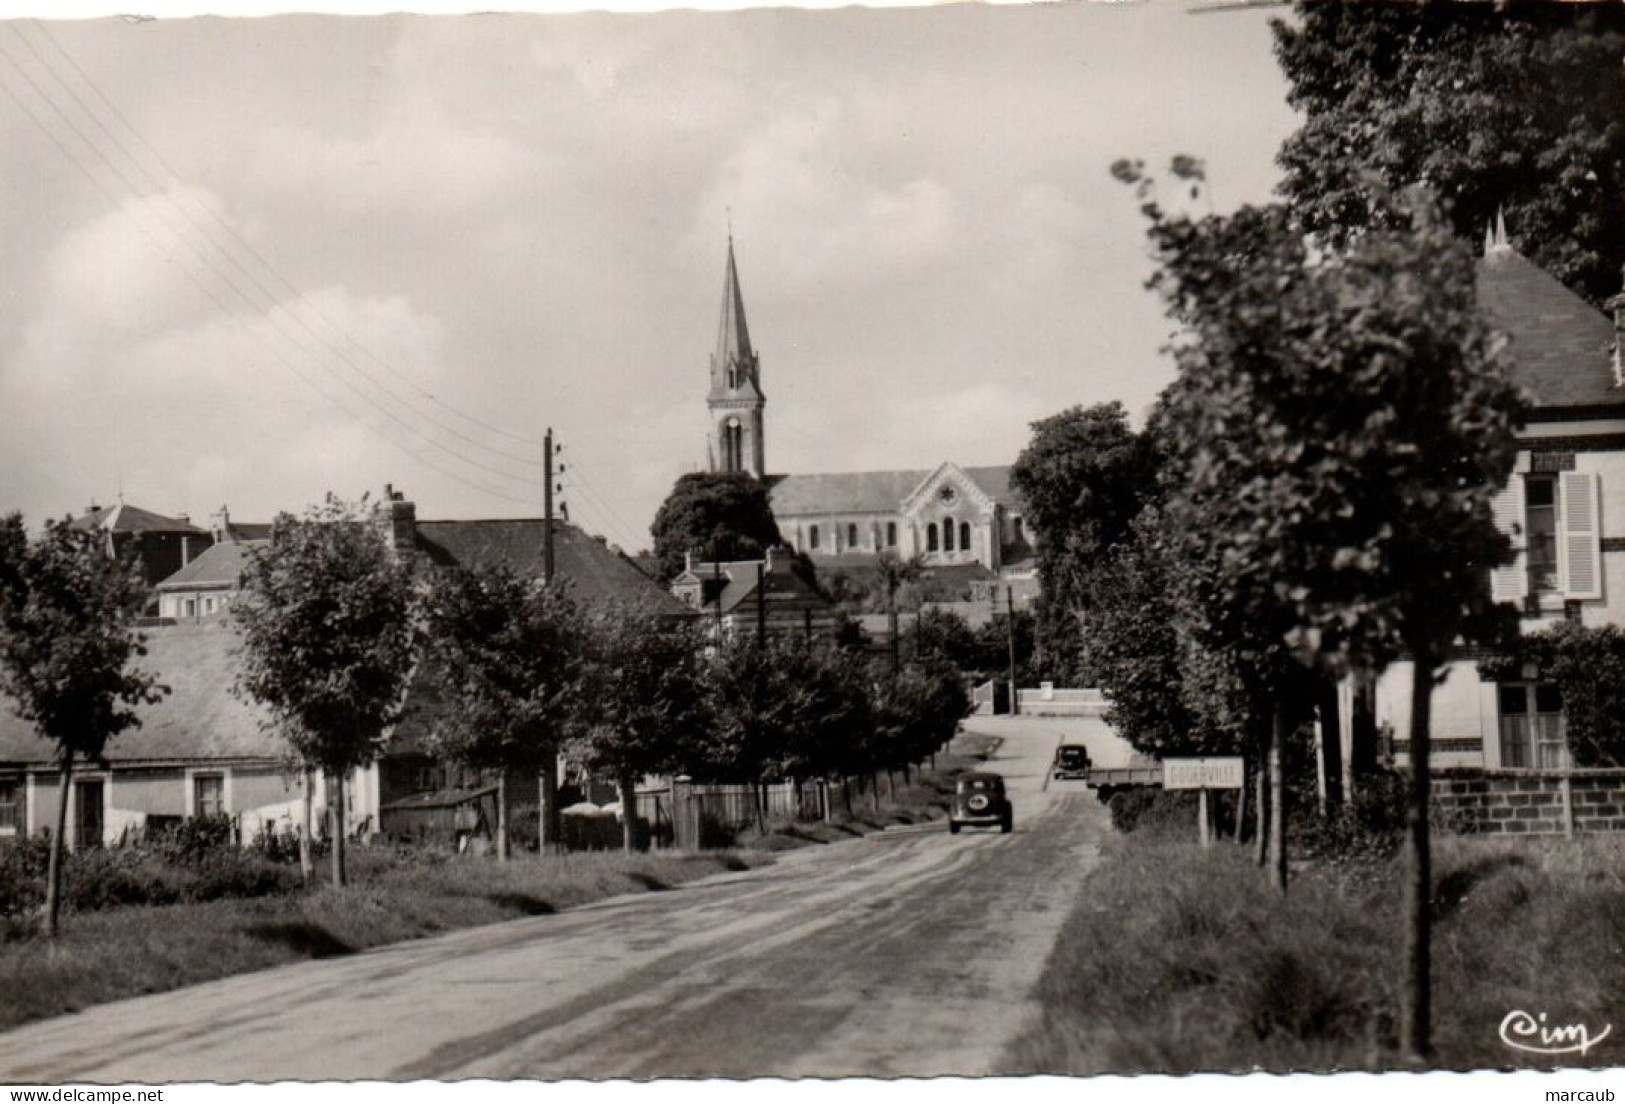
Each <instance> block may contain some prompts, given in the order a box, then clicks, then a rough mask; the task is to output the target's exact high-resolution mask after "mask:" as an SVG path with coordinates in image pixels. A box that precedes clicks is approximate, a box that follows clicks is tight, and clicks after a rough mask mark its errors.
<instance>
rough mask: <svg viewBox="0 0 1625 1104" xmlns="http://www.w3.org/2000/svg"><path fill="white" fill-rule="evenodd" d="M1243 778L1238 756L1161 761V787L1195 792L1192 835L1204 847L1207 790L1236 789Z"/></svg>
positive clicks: (1206, 840) (1207, 843)
mask: <svg viewBox="0 0 1625 1104" xmlns="http://www.w3.org/2000/svg"><path fill="white" fill-rule="evenodd" d="M1246 779H1247V770H1246V766H1245V764H1244V763H1243V761H1242V758H1241V756H1239V755H1226V756H1218V757H1208V758H1203V759H1164V760H1163V761H1162V788H1163V789H1165V790H1195V791H1196V838H1197V839H1198V840H1200V841H1201V844H1202V846H1203V847H1204V848H1205V847H1208V846H1210V845H1211V844H1212V842H1213V839H1212V834H1211V829H1210V827H1209V824H1208V807H1207V792H1208V791H1209V790H1239V789H1241V788H1242V786H1243V785H1245V783H1246Z"/></svg>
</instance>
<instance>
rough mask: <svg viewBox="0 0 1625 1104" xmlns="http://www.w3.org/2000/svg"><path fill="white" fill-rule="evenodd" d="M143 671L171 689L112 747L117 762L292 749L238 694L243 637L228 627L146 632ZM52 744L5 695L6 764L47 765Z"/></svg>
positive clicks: (248, 755) (0, 743)
mask: <svg viewBox="0 0 1625 1104" xmlns="http://www.w3.org/2000/svg"><path fill="white" fill-rule="evenodd" d="M145 635H146V638H147V654H146V655H145V656H143V657H141V658H140V659H138V660H137V665H138V666H139V668H140V669H141V670H143V671H146V672H148V673H150V674H152V675H154V676H155V677H156V678H157V679H158V681H159V682H160V683H162V684H164V685H166V686H168V687H169V688H170V692H169V693H168V694H167V695H165V697H164V699H163V700H162V701H160V702H159V703H158V704H156V705H143V706H140V707H138V708H137V709H136V714H137V715H138V716H139V717H140V718H141V727H140V728H132V729H128V730H126V731H124V732H122V733H120V734H119V735H117V736H115V737H114V738H113V739H112V740H111V741H110V742H109V743H108V745H107V759H108V760H109V761H111V762H113V763H130V764H135V763H161V762H169V763H173V762H196V761H198V760H210V761H215V762H222V761H232V760H239V761H240V760H262V761H263V760H277V759H280V758H281V757H282V756H283V754H284V752H285V749H286V744H285V743H284V742H283V740H282V739H281V737H279V736H276V735H274V734H273V733H270V732H266V731H264V730H263V729H261V728H260V720H261V719H262V718H263V717H265V716H266V714H264V713H263V712H262V711H261V710H260V709H259V708H258V707H257V706H252V705H249V704H248V703H246V702H244V701H241V700H239V699H238V698H237V697H236V696H235V695H234V694H233V693H232V692H231V686H232V682H233V681H234V680H235V678H236V676H237V664H236V662H235V660H234V659H233V658H232V652H233V651H234V650H235V649H236V648H237V647H238V644H239V640H240V637H239V636H238V634H237V632H236V630H235V629H233V628H232V626H231V623H230V622H229V621H212V622H205V623H202V624H187V625H166V626H162V627H159V628H153V629H147V630H145ZM53 746H54V745H52V744H50V743H48V742H47V741H46V740H44V739H43V738H41V737H40V736H39V735H37V734H36V732H35V730H34V727H33V726H32V725H31V724H29V723H28V722H26V721H24V720H23V719H22V718H20V717H18V716H17V715H16V713H15V712H14V711H13V708H12V703H11V700H10V699H9V698H5V697H0V763H35V764H46V763H48V762H50V761H51V759H52V750H53Z"/></svg>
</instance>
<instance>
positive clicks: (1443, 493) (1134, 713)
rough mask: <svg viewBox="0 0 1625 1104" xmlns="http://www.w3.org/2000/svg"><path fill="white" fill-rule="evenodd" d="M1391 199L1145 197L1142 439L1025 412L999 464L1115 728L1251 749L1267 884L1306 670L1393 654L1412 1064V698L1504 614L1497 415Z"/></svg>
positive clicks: (1416, 903)
mask: <svg viewBox="0 0 1625 1104" xmlns="http://www.w3.org/2000/svg"><path fill="white" fill-rule="evenodd" d="M1117 171H1118V172H1119V174H1120V175H1122V176H1125V177H1126V178H1128V179H1129V180H1131V181H1132V182H1136V183H1142V184H1143V183H1144V180H1143V177H1142V173H1141V170H1139V169H1138V168H1137V167H1135V166H1132V165H1128V166H1123V165H1120V166H1119V167H1118V170H1117ZM1393 207H1394V209H1395V210H1396V211H1397V210H1403V211H1405V212H1407V220H1408V221H1406V222H1405V223H1404V224H1403V225H1398V226H1394V227H1391V228H1381V229H1371V230H1368V231H1367V232H1365V233H1364V234H1362V235H1360V236H1359V237H1358V238H1355V239H1353V240H1352V241H1351V242H1350V243H1349V244H1348V245H1347V247H1346V248H1344V249H1342V250H1340V251H1335V252H1334V251H1329V250H1323V249H1318V248H1316V247H1315V246H1314V244H1313V243H1312V242H1311V241H1310V240H1309V239H1307V238H1306V237H1305V235H1304V234H1303V232H1302V230H1301V228H1300V227H1299V225H1298V224H1297V223H1296V221H1295V219H1294V218H1293V217H1292V215H1291V214H1290V212H1289V211H1287V210H1286V209H1284V208H1281V207H1266V208H1243V209H1241V210H1239V211H1237V212H1236V213H1235V214H1233V215H1229V216H1222V217H1221V216H1209V217H1206V218H1202V219H1199V220H1195V219H1191V218H1188V217H1183V216H1180V217H1175V216H1171V215H1169V214H1167V213H1165V212H1164V211H1163V210H1162V209H1161V208H1160V207H1159V206H1158V205H1157V204H1156V203H1155V201H1152V202H1148V203H1147V204H1146V205H1145V208H1144V209H1145V212H1146V214H1147V217H1148V219H1149V222H1150V235H1151V242H1152V245H1153V248H1154V251H1155V255H1156V259H1157V265H1158V267H1157V272H1156V276H1155V278H1154V280H1153V286H1154V287H1155V288H1156V289H1157V290H1158V291H1159V293H1160V294H1161V295H1162V297H1163V299H1164V301H1165V303H1166V304H1167V308H1168V313H1169V316H1170V317H1171V318H1172V319H1173V320H1174V321H1175V322H1176V323H1177V326H1178V335H1177V337H1176V338H1175V339H1174V343H1173V346H1172V353H1173V356H1174V358H1175V361H1176V364H1177V367H1178V375H1177V378H1176V380H1175V382H1174V383H1173V384H1172V385H1171V386H1170V387H1169V388H1168V389H1167V390H1166V391H1165V392H1164V394H1163V395H1162V397H1161V399H1160V400H1159V402H1158V404H1157V406H1156V408H1155V410H1154V411H1153V413H1152V415H1151V417H1150V419H1149V422H1148V425H1147V427H1146V429H1145V431H1144V432H1143V433H1139V434H1136V433H1135V432H1134V431H1133V430H1132V429H1131V428H1130V427H1129V426H1128V424H1127V420H1126V418H1125V416H1124V412H1123V410H1122V408H1121V407H1119V406H1117V405H1115V404H1112V405H1108V406H1103V407H1096V408H1093V409H1090V410H1073V411H1069V412H1066V413H1064V414H1062V415H1059V416H1057V417H1056V418H1052V419H1049V420H1048V421H1047V422H1043V423H1039V425H1038V426H1037V427H1036V433H1035V437H1034V441H1033V443H1032V445H1031V446H1030V447H1029V448H1028V450H1027V451H1026V452H1025V453H1024V454H1023V456H1022V457H1021V460H1020V462H1019V463H1018V464H1017V466H1016V469H1015V472H1014V473H1013V479H1014V481H1015V483H1016V486H1017V487H1018V489H1019V490H1020V491H1021V493H1022V494H1023V495H1024V496H1025V497H1026V500H1027V501H1028V502H1029V503H1031V504H1032V506H1031V508H1032V510H1033V512H1034V523H1035V529H1037V531H1038V532H1039V533H1040V534H1041V537H1040V539H1041V541H1042V542H1044V544H1045V545H1047V546H1048V547H1047V548H1046V550H1045V553H1044V555H1045V559H1044V560H1041V570H1046V571H1059V572H1063V573H1064V574H1063V575H1062V577H1061V579H1060V582H1059V586H1058V593H1060V594H1062V595H1065V596H1066V597H1067V601H1068V603H1069V605H1068V610H1069V612H1070V614H1071V616H1072V617H1073V619H1074V622H1075V624H1076V627H1077V629H1078V636H1079V641H1080V643H1079V665H1080V668H1081V669H1082V671H1083V672H1084V673H1086V674H1088V675H1091V676H1093V677H1094V679H1095V681H1098V682H1099V683H1100V685H1101V686H1102V687H1103V688H1104V689H1105V690H1106V691H1107V693H1108V694H1109V696H1110V697H1111V699H1112V701H1113V702H1114V710H1115V720H1116V723H1117V724H1118V726H1119V727H1120V729H1121V731H1122V733H1123V735H1124V736H1125V737H1126V738H1127V739H1128V740H1129V741H1130V742H1131V743H1133V744H1135V745H1136V746H1138V747H1140V748H1141V749H1142V750H1146V751H1150V752H1155V753H1158V754H1163V755H1170V754H1200V753H1205V752H1223V753H1231V754H1236V753H1239V754H1242V755H1245V756H1246V757H1247V758H1248V759H1249V761H1250V762H1252V763H1254V764H1259V763H1262V764H1263V770H1262V772H1261V773H1260V777H1261V778H1262V777H1267V778H1268V781H1269V786H1268V792H1267V795H1264V794H1261V796H1264V797H1266V800H1264V801H1263V802H1261V803H1260V805H1261V809H1260V813H1261V815H1266V816H1267V825H1268V828H1267V832H1265V831H1261V832H1260V838H1261V839H1263V840H1267V846H1266V848H1265V850H1264V857H1265V860H1266V861H1267V865H1268V868H1269V871H1270V874H1271V878H1272V881H1273V882H1274V884H1275V885H1276V886H1277V888H1278V889H1279V890H1280V891H1281V892H1285V891H1286V889H1287V871H1288V867H1287V849H1286V839H1285V824H1286V816H1285V815H1284V814H1285V810H1286V807H1287V794H1286V792H1285V782H1284V772H1283V769H1282V758H1283V753H1284V751H1285V750H1286V747H1287V743H1288V741H1289V740H1291V739H1293V738H1294V736H1295V734H1297V733H1298V732H1299V731H1300V730H1301V729H1302V728H1303V726H1304V724H1305V722H1306V721H1307V720H1308V719H1309V718H1310V717H1311V715H1312V712H1313V709H1314V707H1315V706H1316V704H1317V702H1324V701H1325V687H1326V686H1327V684H1328V681H1329V680H1331V679H1336V678H1341V677H1344V676H1347V675H1350V674H1352V673H1355V672H1365V673H1373V672H1376V671H1379V670H1381V669H1382V668H1383V667H1384V666H1386V665H1387V664H1389V663H1390V662H1392V661H1394V660H1395V659H1398V658H1401V657H1404V658H1408V659H1410V660H1411V661H1413V662H1414V664H1415V669H1416V671H1417V678H1416V687H1417V689H1416V693H1415V694H1413V696H1412V701H1411V731H1412V734H1413V735H1412V740H1411V744H1410V747H1411V749H1412V764H1411V797H1410V813H1409V821H1408V823H1409V839H1410V845H1409V855H1410V863H1411V871H1412V877H1411V884H1410V897H1409V900H1410V904H1409V925H1410V927H1409V938H1408V947H1409V968H1408V975H1409V977H1410V981H1411V997H1410V1000H1409V1001H1408V1002H1407V1020H1406V1038H1407V1041H1408V1044H1409V1045H1410V1047H1411V1048H1412V1050H1413V1051H1415V1052H1417V1053H1425V1052H1426V1049H1427V1045H1428V1042H1427V1027H1426V1025H1427V1020H1428V1007H1427V992H1428V990H1427V986H1426V980H1425V979H1426V977H1427V971H1428V946H1429V930H1428V924H1429V912H1428V908H1427V897H1428V886H1429V870H1428V866H1429V864H1428V853H1429V851H1428V835H1427V832H1428V821H1427V799H1428V786H1429V784H1428V756H1427V732H1428V724H1429V704H1430V693H1431V688H1432V685H1433V679H1434V674H1435V672H1436V671H1437V670H1438V668H1439V667H1440V665H1441V664H1442V662H1443V661H1444V659H1445V658H1446V654H1447V651H1448V649H1449V648H1450V647H1451V646H1452V645H1453V644H1455V643H1457V642H1459V641H1467V642H1470V643H1474V642H1476V643H1491V644H1493V643H1499V642H1502V641H1503V640H1504V639H1505V634H1506V632H1507V631H1508V629H1509V628H1510V621H1509V617H1508V612H1509V611H1506V610H1504V609H1502V608H1501V607H1497V606H1495V605H1494V604H1493V603H1492V602H1491V600H1490V596H1489V592H1488V590H1487V588H1486V587H1485V586H1484V582H1483V577H1484V572H1485V570H1486V569H1487V568H1488V567H1489V566H1491V565H1493V564H1496V563H1499V562H1501V561H1502V560H1503V559H1504V558H1505V557H1506V555H1507V553H1508V547H1509V546H1508V541H1507V539H1506V538H1505V537H1504V536H1503V535H1502V534H1500V533H1499V532H1498V531H1497V530H1496V528H1495V524H1494V519H1493V514H1492V510H1491V500H1492V498H1493V496H1494V495H1495V493H1496V491H1497V490H1498V489H1499V488H1500V487H1501V486H1502V485H1503V484H1504V483H1505V481H1506V478H1507V476H1508V474H1509V473H1510V471H1511V466H1512V460H1513V457H1514V453H1515V449H1514V445H1513V430H1514V426H1515V424H1516V422H1517V420H1518V418H1519V417H1520V415H1521V411H1522V408H1521V405H1520V399H1519V395H1518V393H1517V392H1516V390H1515V389H1514V388H1513V387H1512V385H1511V384H1510V382H1509V381H1508V377H1507V374H1506V371H1505V367H1504V364H1503V363H1502V361H1501V359H1500V358H1499V356H1498V353H1497V345H1496V342H1495V340H1494V339H1493V338H1492V336H1491V335H1490V334H1489V333H1488V332H1487V331H1486V329H1485V327H1484V325H1483V323H1482V322H1481V320H1480V316H1479V314H1478V311H1477V310H1476V306H1475V301H1474V295H1473V268H1472V259H1471V256H1470V254H1469V252H1468V250H1467V248H1466V246H1465V245H1464V244H1463V243H1462V242H1461V241H1459V240H1458V239H1457V238H1456V237H1455V235H1454V234H1453V233H1452V232H1451V230H1450V228H1449V227H1448V225H1446V224H1445V223H1444V221H1443V220H1442V218H1441V216H1440V213H1439V211H1438V208H1437V207H1436V206H1435V205H1434V204H1433V203H1432V202H1431V200H1429V199H1428V198H1427V197H1425V196H1422V195H1419V194H1416V195H1412V196H1411V197H1409V198H1407V199H1405V200H1403V201H1398V200H1396V201H1395V202H1394V204H1393ZM1040 510H1044V511H1046V512H1053V513H1054V514H1055V516H1056V517H1057V518H1060V517H1061V516H1062V515H1063V514H1064V513H1066V512H1067V511H1069V510H1070V511H1073V516H1072V517H1071V518H1070V519H1069V520H1065V521H1064V522H1063V524H1062V525H1061V527H1060V528H1059V529H1049V528H1045V527H1043V526H1042V523H1041V520H1040V515H1039V511H1040ZM1045 583H1046V586H1047V585H1048V584H1049V579H1048V578H1046V579H1045Z"/></svg>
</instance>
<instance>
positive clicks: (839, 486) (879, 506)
mask: <svg viewBox="0 0 1625 1104" xmlns="http://www.w3.org/2000/svg"><path fill="white" fill-rule="evenodd" d="M936 470H937V469H935V468H919V469H910V470H903V471H870V472H823V473H818V474H813V475H780V476H774V477H773V480H774V482H773V485H772V487H771V488H770V491H769V493H770V495H771V497H772V502H773V513H774V515H775V516H778V517H794V516H797V515H801V514H859V513H893V512H895V511H896V510H897V509H898V507H900V506H901V505H902V503H903V500H904V499H906V498H907V497H908V496H909V495H911V494H913V493H914V491H915V490H916V489H917V488H918V487H919V485H920V484H921V483H923V482H924V481H925V480H926V479H927V478H929V477H930V476H931V475H932V474H933V473H934V472H935V471H936ZM960 470H961V471H963V472H964V473H965V474H966V475H967V476H969V477H970V479H971V481H972V482H974V483H975V484H976V485H977V486H978V487H980V488H981V489H982V490H983V492H985V493H986V494H987V495H988V496H989V497H990V498H992V499H993V500H994V501H996V502H999V503H1003V504H1005V505H1010V504H1013V503H1014V501H1015V499H1014V496H1013V495H1012V493H1011V490H1010V468H1009V466H1008V465H1005V466H1001V467H986V468H962V469H960Z"/></svg>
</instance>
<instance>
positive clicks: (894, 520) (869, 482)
mask: <svg viewBox="0 0 1625 1104" xmlns="http://www.w3.org/2000/svg"><path fill="white" fill-rule="evenodd" d="M706 408H707V410H708V411H709V413H710V424H711V430H710V434H709V436H708V438H707V443H706V452H707V465H708V468H709V470H711V471H714V472H747V473H749V474H750V475H753V476H755V477H756V478H757V479H760V480H762V482H763V483H765V484H766V486H767V488H768V494H769V498H770V501H771V503H772V507H773V516H774V518H775V519H776V520H777V521H778V524H779V532H780V533H781V535H782V536H783V537H784V539H785V540H786V541H788V542H789V543H790V545H791V546H792V547H793V548H794V549H795V550H796V551H797V552H801V553H804V554H805V555H807V556H808V557H810V558H811V559H812V560H813V561H814V563H816V564H817V565H819V566H820V567H822V566H825V565H826V564H829V565H848V566H866V565H870V564H873V563H874V560H875V557H876V556H878V555H879V554H880V553H881V552H890V553H893V554H895V555H897V556H900V557H902V558H903V559H908V558H910V557H913V556H919V557H921V558H922V559H923V560H924V561H925V562H926V563H928V564H931V565H932V566H941V567H949V566H971V565H977V566H979V567H980V568H981V569H982V573H981V575H980V576H979V577H981V578H987V577H990V576H991V573H993V572H999V573H1002V574H1007V575H1018V576H1019V575H1025V576H1029V577H1030V576H1031V575H1032V574H1033V571H1034V567H1035V562H1034V559H1033V554H1032V544H1031V539H1032V534H1031V533H1030V532H1029V531H1028V529H1027V527H1026V524H1025V519H1024V509H1023V507H1022V505H1021V503H1020V501H1019V499H1018V498H1017V497H1016V496H1015V495H1014V494H1013V493H1012V492H1011V489H1010V469H1009V467H1007V466H1006V467H961V466H960V465H958V464H955V463H953V462H952V461H944V462H942V463H940V464H938V465H937V466H936V467H934V468H929V469H918V470H912V469H911V470H901V471H870V472H827V473H818V474H789V475H784V474H769V473H768V470H767V459H766V456H767V451H766V434H767V427H766V421H765V418H766V411H767V395H766V393H765V391H764V390H763V388H762V364H761V357H760V356H759V355H758V354H757V353H756V351H755V349H754V348H753V347H752V345H751V340H750V328H749V326H748V325H747V324H746V322H745V299H744V293H743V292H742V291H741V290H740V285H739V270H738V266H737V265H736V264H735V261H734V247H733V238H732V236H731V235H730V237H729V239H728V261H727V266H726V268H725V270H724V273H723V287H722V316H721V319H720V321H719V323H718V326H717V342H716V349H715V351H714V352H713V353H712V354H711V366H710V388H709V390H708V391H707V394H706Z"/></svg>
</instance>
